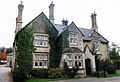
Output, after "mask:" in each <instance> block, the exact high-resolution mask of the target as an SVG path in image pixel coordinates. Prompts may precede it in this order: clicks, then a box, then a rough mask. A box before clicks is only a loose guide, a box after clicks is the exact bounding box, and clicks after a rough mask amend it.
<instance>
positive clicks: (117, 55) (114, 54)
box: [109, 48, 119, 60]
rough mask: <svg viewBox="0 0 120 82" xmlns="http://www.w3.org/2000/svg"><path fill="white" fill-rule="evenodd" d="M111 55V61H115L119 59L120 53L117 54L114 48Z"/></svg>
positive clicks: (110, 52)
mask: <svg viewBox="0 0 120 82" xmlns="http://www.w3.org/2000/svg"><path fill="white" fill-rule="evenodd" d="M109 55H110V59H114V60H117V59H119V53H118V52H117V50H116V48H112V49H111V50H110V51H109Z"/></svg>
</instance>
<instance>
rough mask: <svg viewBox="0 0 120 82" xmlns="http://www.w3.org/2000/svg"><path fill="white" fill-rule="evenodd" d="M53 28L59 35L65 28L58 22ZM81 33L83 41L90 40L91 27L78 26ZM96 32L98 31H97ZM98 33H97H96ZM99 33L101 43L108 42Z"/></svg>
mask: <svg viewBox="0 0 120 82" xmlns="http://www.w3.org/2000/svg"><path fill="white" fill-rule="evenodd" d="M54 26H55V28H56V29H57V30H58V32H59V35H60V34H61V33H62V32H63V31H64V30H65V27H66V26H64V25H60V24H54ZM78 29H79V30H80V31H81V32H82V34H83V35H84V41H91V38H90V35H91V34H92V32H93V30H91V29H86V28H78ZM97 33H98V32H97ZM98 34H99V33H98ZM99 35H100V41H101V42H103V43H108V42H109V41H108V40H107V39H105V38H104V37H103V36H102V35H101V34H99Z"/></svg>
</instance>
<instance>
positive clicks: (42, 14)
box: [24, 12, 58, 31]
mask: <svg viewBox="0 0 120 82" xmlns="http://www.w3.org/2000/svg"><path fill="white" fill-rule="evenodd" d="M40 16H43V17H45V19H46V20H47V21H48V22H49V23H50V24H51V25H52V26H54V25H53V24H52V23H51V21H50V20H49V19H48V18H47V16H46V15H45V14H44V13H43V12H42V13H41V14H39V15H38V16H36V17H35V18H34V19H33V20H32V21H30V22H29V23H28V24H26V25H25V26H27V25H29V24H31V23H32V22H33V21H34V20H35V19H37V18H39V17H40ZM25 26H24V27H25ZM54 27H55V26H54ZM55 29H56V28H55ZM56 30H57V29H56ZM57 31H58V30H57Z"/></svg>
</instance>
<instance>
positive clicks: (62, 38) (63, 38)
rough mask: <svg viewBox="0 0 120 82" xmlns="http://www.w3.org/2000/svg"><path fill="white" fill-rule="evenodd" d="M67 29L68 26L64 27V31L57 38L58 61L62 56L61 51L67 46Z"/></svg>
mask: <svg viewBox="0 0 120 82" xmlns="http://www.w3.org/2000/svg"><path fill="white" fill-rule="evenodd" d="M68 37H69V31H68V27H66V29H65V30H64V32H63V33H62V34H61V35H59V37H58V38H57V42H58V43H57V44H58V49H59V50H58V51H59V52H58V54H59V55H58V61H59V62H60V60H61V56H62V52H63V51H64V50H65V49H66V48H68V47H69V40H68Z"/></svg>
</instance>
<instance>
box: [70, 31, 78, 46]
mask: <svg viewBox="0 0 120 82" xmlns="http://www.w3.org/2000/svg"><path fill="white" fill-rule="evenodd" d="M69 43H70V44H73V45H76V44H77V34H74V33H70V34H69Z"/></svg>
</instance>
